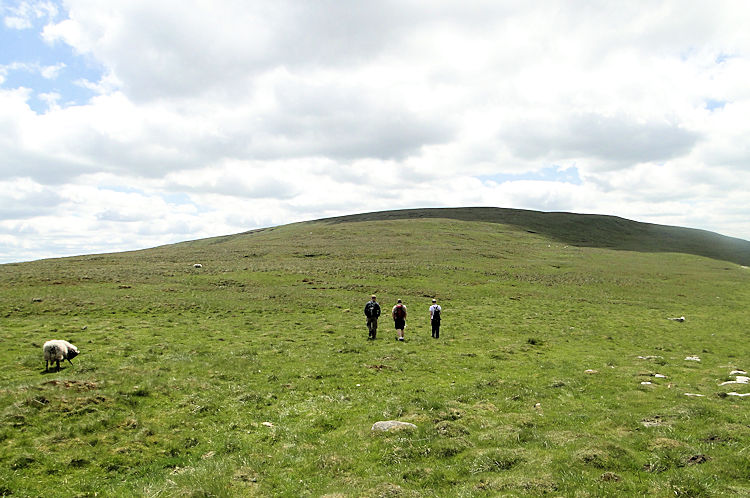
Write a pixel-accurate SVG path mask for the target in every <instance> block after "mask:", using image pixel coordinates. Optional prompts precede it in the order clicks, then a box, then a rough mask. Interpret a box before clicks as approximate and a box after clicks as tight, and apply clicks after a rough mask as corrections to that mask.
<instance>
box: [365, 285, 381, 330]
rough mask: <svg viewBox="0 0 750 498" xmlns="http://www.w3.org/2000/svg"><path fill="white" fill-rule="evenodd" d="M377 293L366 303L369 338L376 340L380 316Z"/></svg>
mask: <svg viewBox="0 0 750 498" xmlns="http://www.w3.org/2000/svg"><path fill="white" fill-rule="evenodd" d="M377 299H378V298H377V297H376V296H375V294H373V295H372V297H371V298H370V300H369V301H368V302H367V304H365V316H366V317H367V331H368V332H369V336H368V337H367V338H368V339H372V340H373V341H374V340H375V334H377V332H378V317H380V305H379V304H378V302H377Z"/></svg>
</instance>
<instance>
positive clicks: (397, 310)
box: [365, 294, 443, 341]
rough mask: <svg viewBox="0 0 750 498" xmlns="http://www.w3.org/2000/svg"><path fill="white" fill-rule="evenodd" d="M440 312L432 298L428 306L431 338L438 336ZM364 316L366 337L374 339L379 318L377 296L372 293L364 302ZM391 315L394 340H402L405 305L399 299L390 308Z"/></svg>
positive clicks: (440, 309)
mask: <svg viewBox="0 0 750 498" xmlns="http://www.w3.org/2000/svg"><path fill="white" fill-rule="evenodd" d="M442 312H443V309H442V308H441V307H440V305H439V304H438V303H437V299H433V300H432V306H430V325H431V326H432V338H433V339H438V338H439V337H440V315H441V314H442ZM365 316H366V317H367V330H368V332H369V337H368V339H370V340H375V336H376V335H377V332H378V318H380V304H378V298H377V296H375V295H374V294H373V295H372V297H371V298H370V300H369V301H368V302H367V304H365ZM391 317H392V318H393V324H394V326H395V328H396V340H398V341H403V340H404V329H405V328H406V306H404V303H402V302H401V299H399V300H397V301H396V305H395V306H394V307H393V309H392V310H391Z"/></svg>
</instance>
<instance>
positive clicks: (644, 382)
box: [641, 380, 651, 386]
mask: <svg viewBox="0 0 750 498" xmlns="http://www.w3.org/2000/svg"><path fill="white" fill-rule="evenodd" d="M641 385H642V386H650V385H651V383H650V382H649V381H647V380H644V381H643V382H641Z"/></svg>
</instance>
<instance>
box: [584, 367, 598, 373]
mask: <svg viewBox="0 0 750 498" xmlns="http://www.w3.org/2000/svg"><path fill="white" fill-rule="evenodd" d="M583 373H587V374H598V373H599V370H593V369H591V368H589V369H588V370H584V372H583Z"/></svg>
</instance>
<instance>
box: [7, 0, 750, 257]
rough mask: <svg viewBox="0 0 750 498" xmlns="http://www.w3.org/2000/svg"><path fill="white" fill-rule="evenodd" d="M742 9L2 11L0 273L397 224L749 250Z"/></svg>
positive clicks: (198, 4)
mask: <svg viewBox="0 0 750 498" xmlns="http://www.w3.org/2000/svg"><path fill="white" fill-rule="evenodd" d="M748 26H750V5H749V4H748V3H747V2H746V1H745V0H737V1H722V0H713V1H711V2H709V1H691V0H675V1H659V0H643V1H639V0H629V1H627V2H623V1H620V0H613V1H605V0H602V1H584V0H580V1H576V0H568V1H552V0H550V1H538V2H528V1H525V0H523V1H512V0H507V1H506V0H487V1H474V0H462V1H458V0H456V1H438V0H398V1H367V2H365V1H361V2H360V1H348V0H338V1H334V0H319V1H313V2H311V1H303V0H296V1H290V0H268V1H266V0H212V1H210V2H209V1H204V0H107V1H101V0H63V1H53V0H42V1H37V0H26V1H14V0H0V262H12V261H25V260H31V259H39V258H45V257H52V256H66V255H74V254H90V253H97V252H113V251H121V250H127V249H136V248H145V247H153V246H156V245H160V244H164V243H170V242H177V241H183V240H192V239H196V238H201V237H207V236H212V235H224V234H230V233H237V232H241V231H245V230H249V229H252V228H258V227H267V226H274V225H280V224H285V223H289V222H294V221H303V220H310V219H316V218H321V217H326V216H336V215H342V214H353V213H359V212H367V211H378V210H387V209H397V208H407V207H450V206H498V207H512V208H525V209H535V210H541V211H572V212H579V213H598V214H611V215H617V216H622V217H625V218H629V219H633V220H638V221H647V222H652V223H662V224H669V225H679V226H687V227H692V228H701V229H706V230H711V231H716V232H719V233H722V234H725V235H730V236H734V237H740V238H744V239H750V140H749V139H748V137H750V119H749V118H748V116H750V84H749V82H750V30H749V29H748Z"/></svg>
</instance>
